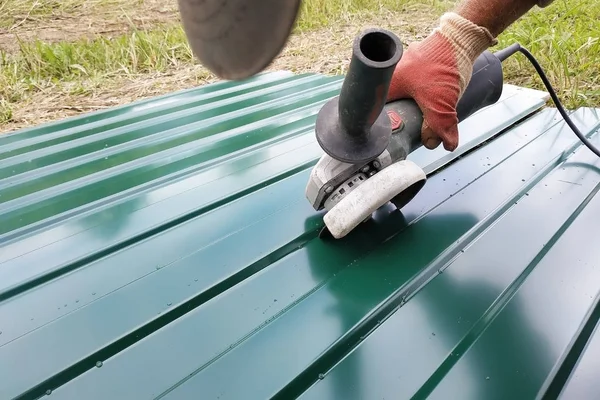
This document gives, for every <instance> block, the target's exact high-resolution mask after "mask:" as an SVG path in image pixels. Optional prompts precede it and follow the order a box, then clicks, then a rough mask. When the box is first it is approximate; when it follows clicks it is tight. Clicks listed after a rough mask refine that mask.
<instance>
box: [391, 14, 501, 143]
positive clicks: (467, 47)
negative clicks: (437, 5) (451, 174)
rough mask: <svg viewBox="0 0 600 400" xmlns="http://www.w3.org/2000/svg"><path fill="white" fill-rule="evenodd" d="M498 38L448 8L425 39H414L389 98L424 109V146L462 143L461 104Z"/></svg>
mask: <svg viewBox="0 0 600 400" xmlns="http://www.w3.org/2000/svg"><path fill="white" fill-rule="evenodd" d="M495 43H496V39H495V38H494V37H493V36H492V35H491V33H490V32H489V31H488V30H487V29H486V28H483V27H481V26H478V25H476V24H474V23H472V22H470V21H469V20H467V19H465V18H463V17H462V16H460V15H458V14H456V13H446V14H444V15H443V16H442V18H441V19H440V24H439V27H438V28H436V29H435V30H434V31H433V33H431V35H429V36H428V37H427V38H426V39H424V40H423V41H422V42H418V43H415V44H411V45H410V46H409V47H408V48H407V49H406V50H405V51H404V54H403V56H402V59H401V60H400V62H399V63H398V65H397V66H396V69H395V71H394V75H393V77H392V81H391V83H390V88H389V93H388V101H393V100H398V99H401V98H412V99H414V100H415V101H416V103H417V104H418V105H419V107H420V108H421V111H422V112H423V117H424V122H423V128H422V132H421V139H422V142H423V145H424V146H425V147H426V148H428V149H434V148H436V147H438V146H439V145H440V143H443V144H444V148H445V149H446V150H448V151H454V150H455V149H456V147H457V146H458V126H457V125H458V117H457V114H456V106H457V104H458V101H459V100H460V98H461V96H462V94H463V93H464V91H465V89H466V87H467V85H468V84H469V82H470V78H471V75H472V73H473V64H474V62H475V60H476V59H477V57H478V56H479V55H480V54H481V53H482V52H483V51H485V50H486V49H487V48H488V47H490V46H492V45H494V44H495Z"/></svg>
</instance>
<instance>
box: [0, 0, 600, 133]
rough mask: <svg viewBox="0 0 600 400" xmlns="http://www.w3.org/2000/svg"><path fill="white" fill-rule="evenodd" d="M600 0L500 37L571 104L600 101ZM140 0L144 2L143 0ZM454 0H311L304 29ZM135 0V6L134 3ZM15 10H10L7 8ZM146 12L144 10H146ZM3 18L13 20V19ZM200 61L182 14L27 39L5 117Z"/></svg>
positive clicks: (65, 9)
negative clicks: (50, 95)
mask: <svg viewBox="0 0 600 400" xmlns="http://www.w3.org/2000/svg"><path fill="white" fill-rule="evenodd" d="M119 1H121V2H122V0H96V1H95V2H89V1H87V2H86V1H84V0H37V1H36V0H5V2H4V3H2V6H0V7H1V9H0V15H8V14H11V15H17V14H19V15H22V14H27V15H36V16H38V17H39V18H43V17H44V16H48V15H53V13H56V12H61V13H69V12H75V11H76V10H79V9H80V8H81V7H83V6H84V4H85V7H102V6H106V5H114V4H115V2H119ZM173 1H175V0H173ZM596 1H597V0H574V1H573V0H556V1H555V4H553V5H552V6H551V7H549V8H547V9H544V10H536V11H534V12H532V13H530V14H528V15H527V16H525V17H524V18H522V19H521V20H520V21H518V22H517V23H516V24H514V25H513V26H512V27H510V28H509V29H508V31H507V32H505V33H504V34H503V35H501V37H500V44H499V47H502V46H505V45H509V44H510V43H512V42H513V41H519V42H520V43H521V44H522V45H524V46H526V47H527V48H528V49H529V50H530V51H531V52H532V53H533V54H534V55H535V56H536V58H537V59H538V60H539V61H540V63H541V64H542V66H543V67H544V69H545V70H546V71H547V74H548V77H549V79H550V80H551V82H552V83H553V85H554V86H555V88H556V89H557V92H558V94H559V96H560V97H561V99H563V101H564V103H565V106H567V107H568V108H573V107H576V106H580V105H589V106H598V105H600V62H599V60H600V39H599V37H600V24H599V23H598V21H599V20H600V7H598V6H597V5H596ZM136 2H137V4H140V3H143V2H142V0H136ZM453 3H454V1H436V0H381V1H375V0H355V1H349V0H330V1H323V0H305V1H304V2H303V4H302V10H301V13H300V17H299V20H298V22H297V27H296V32H304V31H307V30H314V29H318V28H321V27H325V26H332V25H336V24H345V23H349V22H351V21H352V20H356V18H360V17H363V18H367V17H368V16H369V15H371V16H372V15H384V14H385V10H386V9H387V10H390V9H391V10H395V11H402V12H401V13H400V15H402V16H404V15H405V18H406V20H407V21H410V19H411V14H410V10H411V8H410V7H411V6H414V5H421V6H423V5H426V6H428V7H431V9H432V14H438V13H439V12H440V11H442V10H444V9H449V8H451V5H452V4H453ZM127 4H128V5H129V6H131V3H127ZM128 9H129V10H131V9H132V8H131V7H129V8H128ZM7 10H9V11H10V12H9V13H6V11H7ZM142 12H143V11H141V10H140V11H139V15H141V13H142ZM432 18H433V17H432ZM0 21H4V22H5V23H6V21H7V20H6V19H4V20H0ZM12 23H13V24H14V21H13V22H12ZM58 23H60V21H58ZM0 26H2V25H1V24H0ZM423 33H425V32H423ZM315 53H316V55H315V57H318V56H320V55H319V54H318V49H315ZM325 56H326V55H325ZM194 62H195V60H194V57H193V55H192V52H191V50H190V48H189V45H188V43H187V40H186V37H185V34H184V32H183V30H182V29H181V27H180V26H179V25H178V24H176V23H175V22H173V23H171V24H166V25H161V26H153V27H151V28H150V29H149V30H147V31H140V30H132V31H131V32H130V33H127V34H123V35H121V36H118V37H116V38H110V39H108V38H102V37H100V38H97V39H93V40H88V39H80V40H77V41H74V42H59V43H43V42H40V41H35V42H27V43H20V51H18V52H16V53H13V54H7V53H5V52H2V51H0V123H2V122H6V121H8V120H10V119H11V118H12V115H13V113H12V107H14V106H15V105H16V104H18V103H19V102H20V101H22V99H23V98H24V97H25V96H27V95H28V94H29V93H31V92H35V91H39V90H44V89H45V88H49V87H55V86H59V87H60V86H61V85H64V84H65V83H68V84H70V86H71V87H75V88H79V89H78V90H80V91H82V92H85V91H86V90H85V88H84V87H83V85H82V84H81V82H84V81H95V82H98V81H100V80H102V79H106V80H109V79H113V78H115V77H119V76H127V75H137V74H142V73H151V72H160V71H165V70H167V69H172V68H178V67H181V66H182V65H191V64H193V63H194ZM505 71H506V78H507V81H508V82H511V83H516V84H519V85H524V86H528V87H534V88H538V89H543V86H542V83H541V80H540V79H539V78H538V77H537V76H536V75H535V71H534V69H533V68H532V67H531V66H530V64H529V63H528V61H527V60H526V59H525V58H524V57H523V56H521V55H516V56H514V57H513V58H511V59H510V60H509V61H508V62H507V63H506V67H505Z"/></svg>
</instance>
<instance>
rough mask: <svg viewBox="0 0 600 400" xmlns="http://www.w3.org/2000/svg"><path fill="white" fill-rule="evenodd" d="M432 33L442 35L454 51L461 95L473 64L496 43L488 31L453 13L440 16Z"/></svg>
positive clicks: (468, 79) (471, 71)
mask: <svg viewBox="0 0 600 400" xmlns="http://www.w3.org/2000/svg"><path fill="white" fill-rule="evenodd" d="M434 33H438V34H440V35H442V36H443V37H444V38H445V39H446V40H448V42H450V44H451V45H452V47H453V49H454V56H455V59H456V63H457V67H458V70H459V73H460V94H461V95H462V93H464V90H465V89H466V87H467V85H468V84H469V81H470V79H471V74H472V73H473V63H474V62H475V60H476V59H477V57H479V55H480V54H481V53H483V52H484V51H485V50H487V49H488V48H489V47H491V46H493V45H495V44H497V43H498V41H497V39H496V38H494V37H493V36H492V34H491V33H490V31H489V30H488V29H486V28H484V27H482V26H479V25H477V24H474V23H473V22H471V21H469V20H468V19H466V18H464V17H462V16H460V15H459V14H457V13H453V12H448V13H445V14H444V15H442V17H441V18H440V25H439V27H438V28H436V29H435V31H434Z"/></svg>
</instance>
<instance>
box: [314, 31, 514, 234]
mask: <svg viewBox="0 0 600 400" xmlns="http://www.w3.org/2000/svg"><path fill="white" fill-rule="evenodd" d="M401 57H402V44H401V42H400V40H399V39H398V38H397V37H396V36H395V35H394V34H393V33H391V32H388V31H386V30H382V29H369V30H366V31H364V32H363V33H362V34H361V35H359V36H358V37H357V38H356V39H355V42H354V46H353V54H352V59H351V62H350V67H349V70H348V73H347V75H346V77H345V79H344V82H343V85H342V90H341V91H340V95H339V96H338V97H335V98H333V99H331V100H329V101H328V102H327V103H326V104H325V105H324V106H323V107H322V108H321V110H320V111H319V114H318V116H317V121H316V125H315V134H316V138H317V141H318V143H319V145H320V146H321V148H322V149H323V151H324V152H325V154H324V155H323V156H322V157H321V159H320V160H319V161H318V163H317V165H316V166H315V167H314V168H313V170H312V172H311V176H310V179H309V182H308V184H307V186H306V196H307V198H308V200H309V201H310V202H311V204H312V206H313V208H314V209H315V210H317V211H318V210H322V209H326V210H328V211H327V214H326V215H325V216H324V221H325V225H326V227H325V228H324V230H323V232H325V233H327V235H328V236H330V235H333V236H334V237H335V238H341V237H344V236H345V235H347V234H348V233H349V232H350V231H351V230H352V229H354V228H355V227H356V226H357V225H359V224H360V223H361V222H363V221H366V220H368V219H369V218H370V216H371V214H372V213H373V212H374V211H376V210H377V209H378V208H380V207H382V206H383V205H385V204H386V203H387V202H390V201H391V202H392V203H393V204H395V205H396V207H397V208H399V209H400V208H402V207H403V206H404V205H406V204H407V203H408V202H410V201H411V200H412V199H413V198H414V196H415V195H416V194H417V193H418V192H419V190H420V189H421V188H422V187H423V185H424V184H425V181H426V176H425V173H424V172H423V171H422V170H421V168H420V167H418V166H417V165H416V164H414V163H412V162H410V161H409V160H407V159H406V158H407V156H408V155H409V154H410V153H411V152H413V151H415V150H416V149H418V148H419V147H421V146H422V141H421V128H422V125H423V113H422V110H420V108H419V106H418V105H417V103H416V102H415V101H414V100H413V99H400V100H397V101H393V102H386V99H387V95H388V90H389V85H390V81H391V78H392V74H393V72H394V69H395V67H396V65H397V63H398V62H399V61H400V59H401ZM502 88H503V74H502V63H501V61H500V59H499V58H498V57H496V56H495V55H494V54H492V53H490V52H488V51H486V52H484V53H482V54H481V55H480V56H479V58H477V60H476V61H475V63H474V66H473V73H472V76H471V80H470V82H469V85H468V86H467V88H466V89H465V92H464V94H463V96H462V97H461V99H460V101H459V103H458V105H457V114H458V115H457V116H458V122H461V121H463V120H464V119H466V118H468V117H469V116H471V115H472V114H473V113H475V112H477V111H478V110H480V109H482V108H484V107H486V106H489V105H492V104H494V103H495V102H497V101H498V100H499V99H500V96H501V95H502Z"/></svg>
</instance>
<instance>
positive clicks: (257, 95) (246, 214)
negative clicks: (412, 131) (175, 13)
mask: <svg viewBox="0 0 600 400" xmlns="http://www.w3.org/2000/svg"><path fill="white" fill-rule="evenodd" d="M341 79H342V77H325V76H321V75H312V74H307V75H293V74H291V73H287V72H276V73H268V74H263V75H260V76H258V77H255V78H253V79H250V80H248V81H245V82H243V83H233V82H222V83H217V84H213V85H208V86H204V87H201V88H194V89H191V90H188V91H184V92H179V93H174V94H171V95H168V96H163V97H159V98H154V99H150V100H146V101H143V102H138V103H134V104H131V105H128V106H125V107H120V108H115V109H111V110H106V111H102V112H99V113H93V114H86V115H83V116H80V117H77V118H71V119H67V120H64V121H61V122H58V123H53V124H49V125H44V126H40V127H37V128H33V129H28V130H23V131H19V132H15V133H12V134H6V135H2V136H0V221H1V223H0V243H1V245H0V246H1V247H0V331H1V332H2V333H1V334H0V377H2V378H1V382H0V398H2V399H4V398H7V399H8V398H37V397H40V396H44V395H50V396H52V398H59V399H96V398H97V399H105V398H111V399H134V398H135V399H149V398H166V399H189V398H198V397H200V398H202V399H264V398H271V397H275V398H286V399H287V398H295V397H299V396H300V397H302V398H307V399H313V398H314V399H329V398H332V399H333V398H335V399H340V398H343V399H359V398H360V399H376V398H394V399H400V398H411V397H415V398H424V397H428V396H430V397H432V398H444V399H447V398H461V399H468V398H473V399H481V398H485V399H493V398H499V399H500V398H502V399H505V398H511V396H513V397H514V398H534V397H535V396H536V394H539V393H545V392H548V393H551V394H552V393H554V394H556V393H559V392H560V391H561V390H562V388H563V387H566V390H565V392H564V393H565V394H567V395H568V394H572V396H571V397H576V396H577V395H578V394H580V393H584V392H585V391H586V390H590V387H592V388H593V387H594V384H593V383H592V381H590V379H589V374H590V370H591V369H593V368H594V365H595V364H594V357H593V356H587V354H588V353H586V350H587V349H588V348H589V349H590V350H589V351H593V352H595V353H597V351H596V347H597V345H596V344H595V343H596V341H597V340H592V341H591V342H590V344H589V347H588V346H587V343H588V339H589V338H590V337H592V335H593V333H594V327H595V325H596V322H597V320H598V313H599V309H598V307H597V296H598V293H599V288H600V284H599V283H598V282H600V279H599V278H600V276H599V274H600V272H599V271H600V269H599V268H598V266H599V263H600V261H598V260H600V254H599V252H600V250H598V247H597V246H595V243H594V240H595V236H596V235H594V233H596V229H595V225H596V220H597V219H598V217H599V216H600V200H599V197H597V196H595V195H596V193H597V191H598V189H599V188H600V186H599V183H600V174H598V164H599V161H598V160H597V159H596V158H595V156H594V155H593V154H592V153H591V152H590V151H589V150H587V149H586V148H584V147H581V145H580V143H579V142H578V140H577V138H576V137H575V135H573V133H572V132H571V131H570V130H569V128H568V127H567V126H566V125H565V124H564V123H563V122H562V120H561V118H560V115H559V114H558V113H557V112H556V111H555V110H553V109H545V108H544V109H542V107H543V105H544V103H545V100H546V96H545V94H544V93H541V92H537V91H532V90H526V89H520V88H516V87H513V86H506V89H505V92H504V95H503V97H502V99H501V101H500V102H499V103H498V104H496V105H494V106H491V107H489V108H487V109H485V110H482V111H480V112H479V113H477V114H475V115H473V116H472V117H471V118H469V119H468V120H466V121H464V122H463V123H462V124H461V127H460V131H461V145H460V148H459V149H458V150H457V151H456V152H453V153H448V152H446V151H444V150H443V149H442V148H439V149H437V150H435V151H430V150H427V149H421V150H419V151H417V152H415V153H414V154H411V157H410V158H411V159H412V160H413V161H415V162H417V163H418V164H419V165H421V166H422V167H423V168H424V169H425V170H426V172H427V173H428V174H429V181H428V183H427V185H426V186H425V188H424V189H423V191H422V192H421V193H420V194H419V195H418V196H417V198H415V200H414V201H413V202H412V203H411V204H409V205H408V206H407V207H406V208H405V209H404V210H403V212H402V213H400V212H398V211H394V212H391V210H386V209H383V210H381V211H380V212H379V213H378V215H377V217H376V218H375V219H374V220H373V221H370V222H368V223H366V224H364V225H363V226H361V228H360V229H357V230H356V231H355V232H353V233H352V234H351V235H350V236H348V237H347V238H345V239H343V240H340V241H323V240H321V239H319V238H318V231H319V229H320V228H321V226H322V213H316V212H314V210H312V208H311V207H310V204H309V203H308V201H307V200H306V199H305V197H304V188H305V185H306V182H307V179H308V174H309V172H310V168H311V167H312V166H313V165H314V163H315V162H316V160H317V159H318V157H319V156H320V155H321V153H322V152H321V150H320V148H319V147H318V145H317V143H316V140H315V138H314V132H313V124H314V121H315V117H316V113H317V112H318V110H319V108H320V107H321V106H322V105H323V104H324V102H325V101H327V100H328V99H329V98H331V97H332V96H335V95H337V94H338V92H339V89H340V87H341V83H342V80H341ZM573 116H574V118H575V122H576V124H577V125H578V126H580V127H581V128H582V130H583V131H584V132H585V133H586V134H588V135H589V136H590V137H591V140H592V142H594V143H596V144H599V143H598V142H599V140H598V139H597V137H596V136H592V134H593V133H595V132H596V131H597V130H598V128H599V127H600V117H599V115H598V113H597V110H595V109H580V110H577V111H576V112H574V113H573ZM507 128H508V129H507ZM594 337H595V336H594ZM580 355H582V356H581V357H580ZM579 360H581V361H580V362H579ZM572 371H574V372H573V373H571V372H572ZM567 397H568V396H567Z"/></svg>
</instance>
